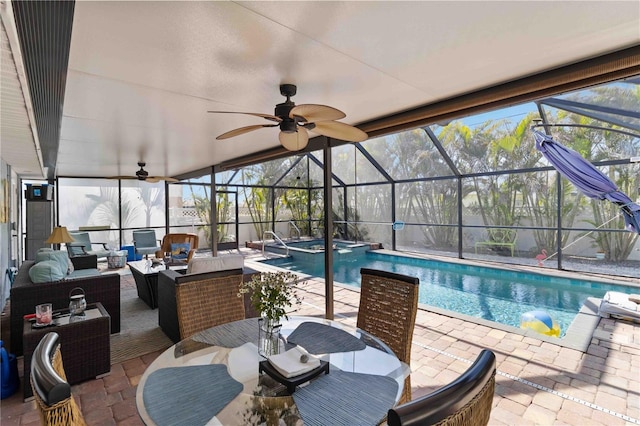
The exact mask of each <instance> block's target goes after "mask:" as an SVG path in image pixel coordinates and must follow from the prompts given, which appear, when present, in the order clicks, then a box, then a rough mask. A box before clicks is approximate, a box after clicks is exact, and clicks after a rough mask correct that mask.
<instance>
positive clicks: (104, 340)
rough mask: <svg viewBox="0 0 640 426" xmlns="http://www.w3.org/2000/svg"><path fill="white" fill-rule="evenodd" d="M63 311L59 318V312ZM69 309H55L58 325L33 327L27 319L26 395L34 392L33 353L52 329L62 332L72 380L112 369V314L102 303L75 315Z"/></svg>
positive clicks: (65, 363) (64, 350) (67, 371)
mask: <svg viewBox="0 0 640 426" xmlns="http://www.w3.org/2000/svg"><path fill="white" fill-rule="evenodd" d="M58 314H59V315H61V316H59V317H57V318H56V315H58ZM68 314H69V310H68V309H61V310H57V311H54V322H55V323H56V325H55V326H50V327H44V328H33V327H32V324H33V322H32V321H29V320H24V328H23V336H22V338H23V348H24V350H23V352H24V379H23V380H24V383H23V388H24V398H25V400H26V399H28V398H30V397H32V396H33V392H32V390H31V380H30V376H31V374H30V373H31V356H32V355H33V351H34V350H35V348H36V346H37V345H38V342H40V339H42V337H43V336H44V335H45V334H47V333H48V332H50V331H55V332H56V333H58V335H60V350H61V352H62V362H63V363H64V370H65V373H66V375H67V381H68V382H69V383H70V384H74V383H78V382H81V381H83V380H87V379H94V378H95V377H96V376H100V375H102V374H106V373H108V372H109V371H111V344H110V340H109V334H110V321H111V318H110V317H109V314H108V313H107V311H106V310H105V309H104V307H103V306H102V304H101V303H93V304H89V305H88V306H87V309H86V311H85V316H84V318H83V319H80V318H81V317H75V318H71V317H70V316H69V315H68Z"/></svg>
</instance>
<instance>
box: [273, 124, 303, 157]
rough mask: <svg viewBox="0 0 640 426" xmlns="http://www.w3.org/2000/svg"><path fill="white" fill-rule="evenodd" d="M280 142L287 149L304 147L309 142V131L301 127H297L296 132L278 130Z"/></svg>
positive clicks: (292, 149)
mask: <svg viewBox="0 0 640 426" xmlns="http://www.w3.org/2000/svg"><path fill="white" fill-rule="evenodd" d="M279 139H280V143H281V144H282V146H283V147H285V148H286V149H288V150H289V151H300V150H301V149H304V148H306V146H307V144H308V143H309V132H307V130H306V129H304V128H302V127H298V131H296V132H291V133H289V132H280V135H279Z"/></svg>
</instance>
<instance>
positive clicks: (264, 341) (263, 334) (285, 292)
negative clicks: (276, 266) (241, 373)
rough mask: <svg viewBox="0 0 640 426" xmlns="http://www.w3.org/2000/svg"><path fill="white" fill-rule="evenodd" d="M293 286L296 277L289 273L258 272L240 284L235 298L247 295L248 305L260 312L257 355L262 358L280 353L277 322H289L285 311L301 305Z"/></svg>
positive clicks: (278, 324) (279, 325)
mask: <svg viewBox="0 0 640 426" xmlns="http://www.w3.org/2000/svg"><path fill="white" fill-rule="evenodd" d="M297 283H298V276H297V275H296V274H294V273H292V272H262V273H260V274H258V275H255V276H254V277H253V278H252V279H251V281H248V282H243V283H241V284H240V289H239V292H238V297H244V294H245V293H249V297H250V300H251V304H252V305H253V307H254V309H255V310H256V311H257V312H260V318H259V319H258V324H259V328H258V353H259V354H260V355H261V356H263V357H265V358H267V357H269V356H270V355H274V354H277V353H279V351H280V345H279V342H278V340H279V336H280V328H281V326H282V325H281V324H280V319H281V318H282V317H284V318H286V319H289V317H288V316H287V310H288V309H289V308H291V307H292V306H293V305H294V304H295V305H300V304H301V303H302V299H301V298H300V297H299V296H298V293H297V287H296V284H297Z"/></svg>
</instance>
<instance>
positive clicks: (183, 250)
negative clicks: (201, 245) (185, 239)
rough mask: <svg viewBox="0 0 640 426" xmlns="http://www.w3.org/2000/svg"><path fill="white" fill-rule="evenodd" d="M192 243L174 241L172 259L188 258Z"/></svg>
mask: <svg viewBox="0 0 640 426" xmlns="http://www.w3.org/2000/svg"><path fill="white" fill-rule="evenodd" d="M190 250H191V244H189V243H173V244H171V258H172V259H183V260H184V259H186V258H187V257H188V256H189V251H190Z"/></svg>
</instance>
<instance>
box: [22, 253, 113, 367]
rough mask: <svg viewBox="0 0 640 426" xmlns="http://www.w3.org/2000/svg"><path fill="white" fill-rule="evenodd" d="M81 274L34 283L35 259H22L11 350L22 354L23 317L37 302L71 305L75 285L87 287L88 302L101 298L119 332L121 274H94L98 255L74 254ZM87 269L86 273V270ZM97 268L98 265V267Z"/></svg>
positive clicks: (32, 310)
mask: <svg viewBox="0 0 640 426" xmlns="http://www.w3.org/2000/svg"><path fill="white" fill-rule="evenodd" d="M71 262H72V263H73V265H74V268H75V270H77V271H78V273H77V274H76V276H78V278H73V277H68V278H67V279H65V280H62V281H55V282H44V283H33V282H32V281H31V278H30V277H29V269H30V268H31V267H32V266H33V265H34V263H35V262H34V261H31V260H28V261H25V262H23V263H22V265H21V266H20V269H19V270H18V274H17V275H16V278H15V281H14V283H13V286H12V287H11V301H10V312H11V320H10V323H11V352H13V353H14V354H16V355H22V328H23V317H24V315H27V314H32V313H34V311H35V307H36V305H38V304H40V303H51V304H53V309H54V310H55V309H66V308H68V307H69V293H70V292H71V290H72V289H74V288H75V287H80V288H82V289H83V290H84V293H85V299H86V301H87V303H96V302H100V303H102V305H103V306H104V308H105V309H106V310H107V312H108V313H109V315H110V316H111V333H112V334H113V333H119V332H120V275H118V274H102V275H101V274H99V273H97V274H93V273H88V274H86V272H88V271H83V270H87V269H94V268H96V265H97V258H96V256H95V255H93V256H79V257H73V258H71ZM83 272H84V274H83ZM96 272H97V269H96Z"/></svg>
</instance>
